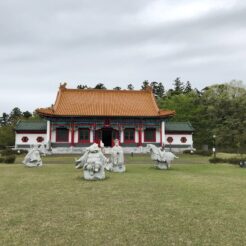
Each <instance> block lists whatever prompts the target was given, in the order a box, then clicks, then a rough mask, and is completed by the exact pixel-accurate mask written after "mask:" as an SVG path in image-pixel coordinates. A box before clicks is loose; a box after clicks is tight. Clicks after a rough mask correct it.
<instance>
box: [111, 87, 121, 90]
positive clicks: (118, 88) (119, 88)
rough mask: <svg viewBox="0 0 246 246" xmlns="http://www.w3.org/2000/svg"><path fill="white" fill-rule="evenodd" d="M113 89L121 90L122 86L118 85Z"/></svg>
mask: <svg viewBox="0 0 246 246" xmlns="http://www.w3.org/2000/svg"><path fill="white" fill-rule="evenodd" d="M113 90H115V91H120V90H121V87H119V86H116V87H114V88H113Z"/></svg>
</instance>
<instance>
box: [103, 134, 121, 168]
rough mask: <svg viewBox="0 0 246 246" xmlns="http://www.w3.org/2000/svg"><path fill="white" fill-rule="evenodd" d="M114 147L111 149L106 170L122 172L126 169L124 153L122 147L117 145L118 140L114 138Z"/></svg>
mask: <svg viewBox="0 0 246 246" xmlns="http://www.w3.org/2000/svg"><path fill="white" fill-rule="evenodd" d="M114 144H115V145H114V147H113V148H112V149H111V158H110V163H108V164H107V165H106V170H108V171H112V172H117V173H123V172H125V171H126V167H125V164H124V153H123V149H122V147H121V146H120V145H119V140H118V139H115V140H114Z"/></svg>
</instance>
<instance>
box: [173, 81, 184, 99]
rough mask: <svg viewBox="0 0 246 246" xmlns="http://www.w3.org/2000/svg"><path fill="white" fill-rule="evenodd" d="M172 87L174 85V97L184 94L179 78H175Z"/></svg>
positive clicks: (182, 84)
mask: <svg viewBox="0 0 246 246" xmlns="http://www.w3.org/2000/svg"><path fill="white" fill-rule="evenodd" d="M173 85H174V93H175V94H176V95H179V94H182V93H183V92H184V83H183V82H181V80H180V77H177V78H176V79H175V80H174V83H173Z"/></svg>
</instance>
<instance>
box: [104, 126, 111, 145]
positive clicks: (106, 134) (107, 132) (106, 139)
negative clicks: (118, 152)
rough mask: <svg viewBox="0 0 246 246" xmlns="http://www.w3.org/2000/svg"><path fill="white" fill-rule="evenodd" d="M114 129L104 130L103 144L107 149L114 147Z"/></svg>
mask: <svg viewBox="0 0 246 246" xmlns="http://www.w3.org/2000/svg"><path fill="white" fill-rule="evenodd" d="M112 131H113V129H112V128H103V129H102V142H103V143H104V146H105V147H112Z"/></svg>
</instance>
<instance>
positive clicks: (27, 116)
mask: <svg viewBox="0 0 246 246" xmlns="http://www.w3.org/2000/svg"><path fill="white" fill-rule="evenodd" d="M22 114H23V117H24V118H26V119H28V118H30V117H31V116H32V114H31V113H30V112H29V111H25V112H23V113H22Z"/></svg>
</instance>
